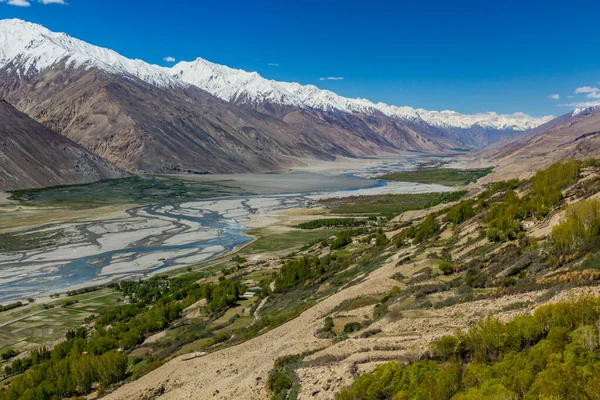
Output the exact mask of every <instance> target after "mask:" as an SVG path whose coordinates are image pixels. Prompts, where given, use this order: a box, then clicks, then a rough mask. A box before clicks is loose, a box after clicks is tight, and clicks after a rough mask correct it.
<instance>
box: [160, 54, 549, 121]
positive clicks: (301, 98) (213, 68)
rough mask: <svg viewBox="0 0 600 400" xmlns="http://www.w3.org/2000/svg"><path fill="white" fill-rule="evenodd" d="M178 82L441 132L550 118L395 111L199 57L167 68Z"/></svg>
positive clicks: (254, 101)
mask: <svg viewBox="0 0 600 400" xmlns="http://www.w3.org/2000/svg"><path fill="white" fill-rule="evenodd" d="M170 71H171V73H172V75H173V76H175V77H176V78H178V79H180V80H182V81H184V82H186V83H189V84H192V85H195V86H197V87H199V88H201V89H204V90H206V91H207V92H209V93H211V94H213V95H215V96H216V97H219V98H220V99H223V100H226V101H230V102H240V103H246V104H250V105H260V104H263V103H267V102H270V103H275V104H281V105H291V106H296V107H309V108H314V109H317V110H322V111H341V112H347V113H363V114H371V113H374V112H381V113H383V114H384V115H386V116H389V117H397V118H401V119H405V120H413V121H419V120H420V121H425V122H427V123H428V124H430V125H433V126H436V127H440V128H449V127H450V128H463V129H468V128H471V127H473V126H476V125H478V126H480V127H482V128H490V129H497V130H515V131H524V130H527V129H531V128H535V127H536V126H538V125H541V124H543V123H545V122H548V121H550V120H551V119H553V118H554V117H553V116H551V115H549V116H544V117H532V116H530V115H527V114H524V113H514V114H510V115H499V114H497V113H495V112H488V113H481V114H460V113H457V112H455V111H448V110H446V111H428V110H424V109H415V108H412V107H406V106H403V107H398V106H394V105H388V104H385V103H373V102H371V101H369V100H367V99H361V98H357V99H350V98H347V97H343V96H339V95H337V94H336V93H334V92H332V91H329V90H323V89H319V88H318V87H316V86H314V85H301V84H299V83H295V82H278V81H274V80H269V79H265V78H263V77H262V76H260V75H259V74H257V73H256V72H246V71H244V70H240V69H233V68H229V67H226V66H223V65H219V64H215V63H212V62H209V61H206V60H204V59H202V58H198V59H197V60H195V61H192V62H185V61H184V62H180V63H178V64H176V65H174V66H173V67H172V68H171V69H170Z"/></svg>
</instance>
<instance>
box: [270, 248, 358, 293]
mask: <svg viewBox="0 0 600 400" xmlns="http://www.w3.org/2000/svg"><path fill="white" fill-rule="evenodd" d="M340 253H341V252H336V253H332V254H328V255H326V256H324V257H321V258H319V257H317V256H314V257H312V258H309V257H307V256H303V257H298V258H295V259H293V260H290V261H288V262H286V263H285V264H283V265H282V266H281V268H280V269H279V272H278V273H277V275H276V277H275V291H276V292H286V291H288V290H290V289H293V288H295V287H297V286H298V285H300V284H304V283H305V282H307V281H308V280H310V279H316V278H323V277H324V276H325V275H326V274H327V273H329V272H335V271H339V270H340V269H343V268H345V267H347V266H348V265H349V263H350V259H351V256H348V255H344V254H340Z"/></svg>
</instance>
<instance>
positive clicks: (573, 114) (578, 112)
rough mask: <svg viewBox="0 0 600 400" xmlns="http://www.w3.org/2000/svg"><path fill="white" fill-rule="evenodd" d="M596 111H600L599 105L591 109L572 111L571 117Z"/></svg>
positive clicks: (584, 108)
mask: <svg viewBox="0 0 600 400" xmlns="http://www.w3.org/2000/svg"><path fill="white" fill-rule="evenodd" d="M596 110H600V104H598V105H595V106H591V107H583V108H576V109H574V110H573V111H571V117H576V116H578V115H587V114H591V113H593V112H594V111H596Z"/></svg>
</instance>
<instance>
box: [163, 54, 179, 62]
mask: <svg viewBox="0 0 600 400" xmlns="http://www.w3.org/2000/svg"><path fill="white" fill-rule="evenodd" d="M163 60H165V61H166V62H168V63H174V62H175V61H177V60H175V57H171V56H166V57H165V58H163Z"/></svg>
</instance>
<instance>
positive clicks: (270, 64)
mask: <svg viewBox="0 0 600 400" xmlns="http://www.w3.org/2000/svg"><path fill="white" fill-rule="evenodd" d="M267 65H268V66H269V67H279V63H268V64H267Z"/></svg>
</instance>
